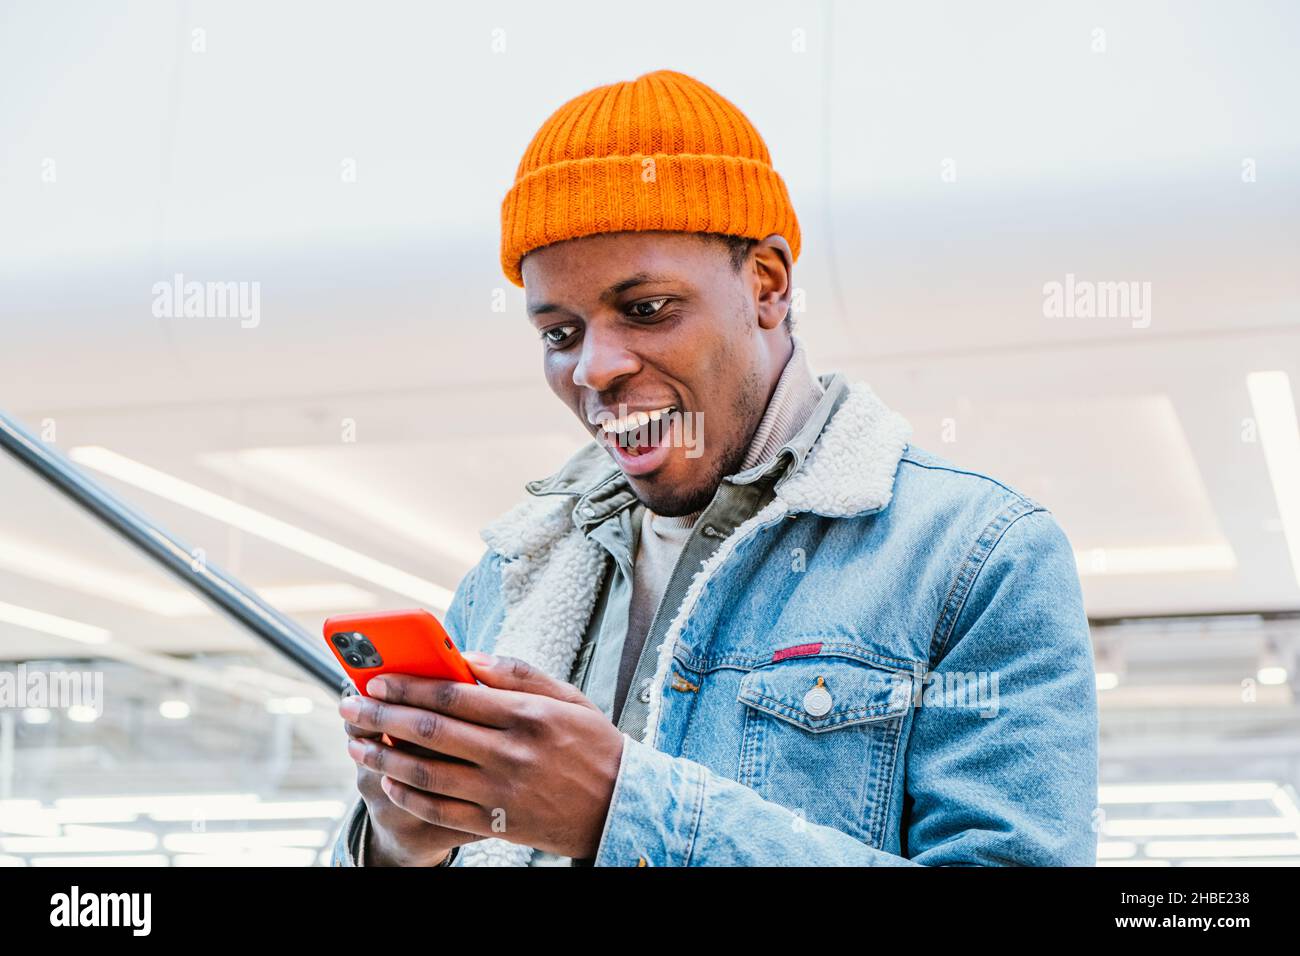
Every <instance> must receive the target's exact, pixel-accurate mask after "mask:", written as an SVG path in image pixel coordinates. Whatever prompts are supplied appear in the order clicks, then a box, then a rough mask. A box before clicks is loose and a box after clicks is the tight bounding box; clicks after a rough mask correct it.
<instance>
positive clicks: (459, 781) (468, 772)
mask: <svg viewBox="0 0 1300 956" xmlns="http://www.w3.org/2000/svg"><path fill="white" fill-rule="evenodd" d="M348 755H349V756H350V757H351V758H352V759H353V760H355V761H356V762H357V763H358V764H359V765H360V766H362V767H365V768H366V769H368V770H372V771H374V772H375V773H378V774H383V775H384V776H386V777H391V778H392V779H394V780H398V781H401V782H402V783H405V784H408V785H410V786H412V787H414V788H415V789H417V790H423V791H424V792H425V793H433V794H439V795H441V796H444V797H455V798H456V799H458V800H468V801H470V802H472V803H478V802H479V799H480V798H483V799H487V790H488V787H487V783H486V781H485V780H484V778H483V772H482V771H481V770H479V769H478V768H477V767H474V766H471V765H470V764H463V763H452V762H451V761H449V760H437V759H429V758H427V757H414V756H412V755H410V754H405V753H402V752H401V751H400V750H397V749H395V748H393V747H385V746H383V745H382V744H375V743H369V742H363V741H353V742H351V743H349V744H348Z"/></svg>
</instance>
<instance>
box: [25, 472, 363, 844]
mask: <svg viewBox="0 0 1300 956" xmlns="http://www.w3.org/2000/svg"><path fill="white" fill-rule="evenodd" d="M114 490H116V491H119V492H121V491H123V490H124V489H122V487H121V486H120V485H119V486H118V487H117V488H115V489H114ZM133 497H134V499H135V500H136V503H137V504H138V505H139V506H140V507H141V509H142V510H146V509H156V510H150V513H157V512H163V511H165V512H168V514H169V516H170V517H171V519H173V520H174V521H176V522H177V523H178V524H180V525H186V526H187V527H185V528H184V529H182V528H179V527H178V528H174V529H173V528H170V527H169V530H176V531H177V532H178V533H184V534H186V535H187V537H186V538H185V540H186V541H190V542H193V544H194V545H195V548H194V550H193V559H194V561H195V562H202V561H207V560H220V562H221V563H222V564H223V565H224V566H227V567H229V564H228V562H229V561H230V560H232V559H233V561H234V563H235V564H238V563H239V545H240V541H239V536H238V534H237V533H236V532H232V531H231V530H230V529H229V528H228V527H223V526H222V525H221V524H220V523H219V522H214V521H211V520H208V519H199V518H197V517H196V516H194V515H193V514H189V515H186V514H185V513H184V511H183V509H179V508H175V507H171V508H169V507H167V506H166V504H165V503H164V502H162V501H161V500H159V499H152V500H150V496H149V495H147V494H143V493H136V494H135V495H134V496H133ZM0 502H3V506H2V507H0V865H16V866H23V865H30V866H43V865H75V866H91V865H100V864H117V865H122V864H127V865H142V866H152V865H159V866H162V865H172V866H189V865H225V864H236V865H291V866H299V865H301V866H306V865H314V864H322V863H326V862H328V858H329V850H330V846H331V843H332V838H333V835H334V833H335V832H336V829H337V827H338V825H339V822H340V819H341V817H342V815H343V813H344V812H345V810H346V808H347V807H348V805H349V803H350V801H351V799H352V797H353V793H354V791H353V780H354V767H353V764H352V762H351V761H350V760H349V759H348V757H347V753H346V749H345V737H344V734H343V730H342V726H341V723H340V720H339V717H338V713H337V710H336V701H337V695H336V694H333V693H331V692H330V691H329V690H327V689H326V688H325V687H324V686H323V685H322V683H321V682H320V681H319V680H317V679H315V678H313V677H312V676H310V675H309V674H307V673H306V672H305V671H304V670H302V669H301V668H299V667H298V666H296V665H295V664H293V663H292V662H291V661H289V660H288V659H287V658H285V657H284V656H283V655H282V654H281V653H279V652H277V651H275V650H273V649H271V648H270V647H268V646H267V645H266V644H264V643H263V642H262V641H260V640H259V639H258V638H256V637H255V636H254V635H253V634H251V633H250V632H249V631H247V630H246V629H245V628H243V627H241V626H240V625H239V624H237V623H235V622H234V621H233V620H232V619H231V618H229V617H228V616H226V615H225V614H223V613H220V612H219V611H217V610H216V609H215V608H214V607H213V606H212V605H210V604H209V603H207V602H206V601H205V600H204V599H202V598H200V597H199V596H198V594H197V593H196V592H195V591H194V590H193V589H191V588H189V587H187V586H186V585H185V584H184V583H183V582H182V581H180V580H179V579H177V578H175V577H173V576H172V575H171V574H169V573H168V572H167V571H165V570H164V569H163V568H162V567H160V566H159V565H158V564H156V563H155V562H154V561H153V560H151V559H150V558H148V557H147V556H146V555H145V554H144V553H143V552H141V551H140V550H139V549H138V548H137V547H135V546H134V545H132V544H130V543H128V542H127V541H125V540H124V539H123V538H121V537H120V536H119V535H117V534H116V533H115V532H113V531H111V530H110V529H109V528H107V527H106V526H105V525H103V524H102V523H101V522H100V521H98V520H97V519H95V518H94V517H93V516H92V515H90V514H89V513H87V512H86V511H84V510H83V509H82V508H80V507H78V506H77V505H76V504H74V503H73V502H72V501H70V500H69V499H67V498H66V497H64V496H63V495H62V494H60V493H59V492H57V491H56V490H55V489H54V488H52V487H51V486H50V485H49V484H47V483H46V482H45V481H43V480H42V479H41V478H40V477H39V476H37V475H36V474H35V473H33V472H32V471H30V470H29V469H27V468H26V467H24V466H22V465H21V464H19V463H18V462H17V461H16V460H14V459H13V458H11V457H10V456H9V455H7V454H3V453H0ZM230 570H232V572H235V573H238V572H237V571H236V569H235V568H230ZM249 570H250V571H251V572H253V573H254V574H255V577H256V578H259V579H266V580H269V581H270V582H271V584H272V585H274V586H268V587H267V588H266V590H267V591H268V592H269V593H266V594H264V595H263V596H264V597H266V599H267V600H268V601H269V602H270V603H272V604H275V603H276V599H277V597H279V599H280V600H281V602H282V604H283V605H288V607H287V608H286V609H292V608H297V612H296V615H295V616H296V619H297V621H298V622H299V623H300V624H301V625H302V626H303V627H304V628H306V630H307V631H308V633H312V634H316V633H319V627H320V621H321V619H322V618H323V617H324V616H326V615H327V614H328V613H331V611H332V610H334V609H331V608H330V607H316V606H315V605H316V604H329V602H330V601H331V600H333V599H335V598H333V597H331V595H330V594H321V595H319V596H318V597H313V595H312V591H311V586H310V585H309V584H308V585H304V584H302V583H301V579H302V578H303V576H304V573H305V572H304V571H303V569H301V568H296V567H293V566H282V567H276V568H260V567H259V568H250V569H249Z"/></svg>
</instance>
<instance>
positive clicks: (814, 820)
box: [334, 70, 1097, 866]
mask: <svg viewBox="0 0 1300 956" xmlns="http://www.w3.org/2000/svg"><path fill="white" fill-rule="evenodd" d="M799 246H800V233H799V226H798V222H797V220H796V218H795V215H794V211H793V209H792V208H791V205H790V201H789V197H788V195H787V192H786V189H785V186H784V184H783V182H782V181H781V179H780V177H779V176H778V175H777V173H776V171H775V170H774V169H773V167H772V164H771V160H770V157H769V155H768V151H767V148H766V147H765V146H764V144H763V141H762V139H761V138H760V137H759V135H758V133H757V131H755V130H754V128H753V127H752V126H751V125H750V124H749V122H748V120H747V119H746V118H745V117H744V115H743V114H741V113H740V111H739V110H738V109H736V107H735V106H733V105H732V104H731V103H729V102H728V101H726V100H725V99H723V98H722V97H721V96H719V95H718V94H717V93H716V92H714V91H713V90H712V89H710V88H708V87H707V86H704V85H703V84H701V83H699V82H697V81H695V80H693V79H692V78H690V77H688V76H685V75H683V74H681V73H676V72H672V71H666V70H665V71H658V72H655V73H649V74H646V75H644V76H641V77H639V78H638V79H636V80H635V81H632V82H627V83H615V84H613V85H610V86H605V87H601V88H598V89H595V90H592V91H590V92H588V93H586V94H584V95H582V96H579V97H577V98H576V99H574V100H571V101H570V102H568V103H566V104H565V105H564V106H562V107H561V108H560V109H559V110H558V111H557V112H556V113H555V114H554V115H553V116H552V117H551V118H550V119H549V120H548V121H547V122H546V124H545V125H543V126H542V128H541V130H539V132H538V133H537V135H536V136H535V137H534V139H533V141H532V143H531V144H530V145H529V147H528V149H527V151H526V153H525V155H524V158H523V160H522V162H521V163H520V165H519V170H518V174H517V176H516V182H515V184H514V186H513V188H512V189H511V190H510V191H509V193H508V194H507V196H506V198H505V201H504V203H503V205H502V245H501V255H502V265H503V268H504V269H505V272H506V275H507V276H508V277H509V278H510V280H511V281H512V282H514V283H515V284H517V285H522V286H523V287H524V290H525V294H526V300H527V310H528V317H529V319H530V321H531V322H532V324H533V326H534V327H535V329H536V331H537V334H538V335H539V337H540V339H541V348H542V352H543V357H544V358H543V365H544V369H545V374H546V379H547V382H548V384H549V385H550V387H551V390H552V391H553V392H554V393H555V394H556V395H557V396H558V397H559V398H560V400H561V401H563V402H564V403H565V404H566V405H567V406H568V407H569V408H570V409H571V410H572V411H573V412H574V414H575V415H576V416H577V417H578V419H579V420H580V421H581V422H582V423H583V425H584V427H586V428H587V429H588V431H589V432H590V433H591V435H592V437H593V441H592V442H591V443H590V444H589V445H587V446H586V447H585V448H583V449H582V450H581V451H579V452H578V453H577V454H576V455H574V456H573V458H572V459H571V460H570V461H569V462H568V463H567V464H566V465H565V466H564V467H563V468H562V469H561V470H560V471H559V472H557V473H556V474H554V475H552V476H550V477H549V478H546V479H545V480H540V481H532V482H529V483H528V485H527V490H528V492H529V496H528V497H527V498H526V499H525V500H524V501H522V502H521V503H520V504H519V505H517V506H516V507H515V508H514V509H512V510H511V511H510V512H508V513H507V514H506V515H504V516H503V517H502V518H500V519H499V520H497V521H496V522H495V523H493V524H492V525H491V526H490V527H489V528H488V529H486V530H485V531H484V540H485V541H486V542H487V544H488V546H489V549H488V551H487V553H486V554H485V555H484V556H483V558H482V560H481V561H480V562H479V564H478V565H477V566H476V567H475V568H474V569H473V570H472V571H471V572H470V573H469V574H468V575H467V576H466V577H465V578H464V580H462V581H461V582H460V586H459V587H458V589H457V591H456V595H455V599H454V601H453V602H452V605H451V607H450V609H449V610H448V612H447V615H446V620H445V623H446V626H447V628H448V629H449V630H450V631H451V633H452V634H453V635H454V637H455V639H456V641H457V643H458V644H459V645H460V646H461V647H462V648H464V649H466V651H467V653H466V657H467V659H469V660H470V661H471V665H472V667H473V668H474V670H475V673H476V675H477V676H478V678H479V681H480V682H481V683H480V684H479V685H468V684H456V683H452V682H447V681H435V680H427V679H419V678H409V677H387V678H384V679H382V686H379V683H380V682H375V681H372V682H371V685H370V686H369V690H370V692H371V693H372V694H374V695H375V696H376V697H378V698H380V699H379V700H366V699H364V698H361V697H359V696H351V697H348V698H346V699H345V700H344V701H343V703H342V704H341V705H340V710H341V712H342V714H343V716H344V718H345V720H346V722H347V730H348V733H349V735H350V738H351V739H350V740H349V744H348V747H349V752H350V754H351V755H352V757H353V759H354V760H356V761H357V764H358V787H359V789H360V792H361V796H362V800H361V801H360V802H359V803H358V804H357V806H356V808H355V810H354V812H353V814H352V815H351V817H350V819H349V821H348V823H347V825H346V826H345V827H344V829H343V832H342V833H341V834H340V838H339V841H338V845H337V846H336V849H335V857H334V862H335V863H336V865H351V864H358V863H360V864H363V865H444V866H446V865H452V866H464V865H476V864H504V865H540V864H544V863H546V864H555V863H560V864H570V863H580V864H595V865H598V866H599V865H634V866H635V865H736V864H809V865H839V864H865V865H873V866H877V865H879V866H885V865H1000V864H1035V865H1043V864H1057V865H1060V864H1068V865H1091V864H1093V863H1094V862H1095V846H1096V843H1095V832H1094V828H1093V826H1092V823H1093V811H1094V807H1095V804H1096V787H1097V713H1096V692H1095V685H1094V675H1093V667H1092V651H1091V644H1090V641H1089V637H1088V628H1087V622H1086V619H1085V616H1084V612H1083V607H1082V601H1081V597H1080V592H1079V585H1078V578H1077V574H1076V571H1075V567H1074V562H1073V556H1072V552H1071V550H1070V547H1069V545H1068V543H1067V541H1066V538H1065V536H1064V535H1063V533H1062V532H1061V530H1060V528H1059V526H1058V525H1057V523H1056V521H1055V520H1054V519H1053V518H1052V516H1051V515H1050V514H1049V513H1048V512H1047V511H1046V510H1044V508H1043V507H1042V506H1041V505H1039V504H1037V503H1035V502H1034V501H1032V500H1030V499H1028V498H1026V497H1025V496H1023V495H1021V494H1018V493H1017V492H1015V491H1013V490H1011V489H1010V488H1009V487H1007V486H1006V485H1004V484H1002V483H1000V482H998V481H995V480H993V479H991V478H988V477H985V476H983V475H980V474H977V473H974V472H971V471H967V470H963V469H961V468H958V467H955V466H953V465H950V464H948V463H946V462H944V461H941V460H940V459H938V458H936V457H934V456H932V455H929V454H927V453H925V452H923V451H921V450H920V449H918V448H915V447H913V446H911V445H909V444H908V437H909V435H910V431H911V430H910V427H909V426H908V424H907V422H906V421H904V420H903V419H902V418H901V417H900V416H899V415H897V414H896V413H894V412H893V411H891V410H890V409H889V408H887V407H886V406H885V405H884V404H883V403H882V402H881V401H880V400H879V399H878V398H877V397H876V396H875V395H874V394H873V393H872V391H871V389H870V388H868V387H867V386H866V385H864V384H860V383H857V384H850V383H847V382H846V381H844V379H843V378H842V377H841V376H839V375H827V376H821V377H818V376H815V375H813V374H812V372H811V371H810V370H809V368H808V366H807V361H806V358H805V356H804V352H803V348H802V346H801V344H800V342H799V340H798V339H797V337H795V336H794V335H793V334H792V329H791V326H790V320H789V312H790V305H791V299H792V290H793V285H792V269H793V264H794V262H795V260H796V259H797V258H798V255H799ZM483 651H491V652H494V654H487V655H484V654H481V653H475V652H483ZM384 734H386V735H388V736H387V738H386V739H385V738H383V737H382V736H381V735H384ZM392 740H397V741H405V742H408V744H414V745H418V746H416V747H414V748H413V747H411V746H409V745H408V746H390V745H388V742H389V741H392Z"/></svg>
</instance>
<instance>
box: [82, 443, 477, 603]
mask: <svg viewBox="0 0 1300 956" xmlns="http://www.w3.org/2000/svg"><path fill="white" fill-rule="evenodd" d="M69 457H71V458H72V460H73V461H75V462H77V464H79V465H85V466H86V467H87V468H93V469H95V470H96V471H99V472H101V473H103V474H105V475H108V476H109V477H112V478H116V479H118V480H119V481H124V482H126V483H127V484H129V485H134V486H135V487H136V488H140V489H141V490H143V491H147V492H149V493H150V494H154V495H157V496H158V497H160V498H165V499H167V500H168V501H172V502H175V503H176V504H178V505H182V506H184V507H186V508H190V509H191V510H193V511H197V512H199V513H200V514H203V515H207V516H208V517H209V518H213V519H215V520H217V521H221V522H223V523H225V524H228V525H230V526H231V527H233V528H239V529H240V530H241V531H246V532H247V533H249V534H252V535H256V536H257V537H259V538H263V539H264V540H266V541H270V542H272V543H273V544H278V545H280V546H281V547H284V548H288V549H289V550H291V551H296V552H298V553H299V554H301V555H305V556H306V557H309V558H311V559H313V560H315V561H319V562H320V563H321V564H325V565H328V566H329V567H332V568H336V569H337V570H339V571H343V572H345V573H347V574H351V575H353V576H355V577H358V578H361V579H362V580H363V581H369V582H370V583H371V584H374V585H376V586H378V587H382V588H384V589H386V590H389V591H392V592H394V593H396V594H404V595H406V596H407V597H411V598H414V599H415V600H417V601H419V602H420V603H422V604H425V605H428V606H430V607H432V608H434V609H435V610H439V611H445V610H446V609H447V607H448V606H449V605H450V604H451V598H452V592H451V591H450V590H448V589H447V588H444V587H442V586H440V585H437V584H434V583H433V582H431V581H426V580H424V579H423V578H418V577H416V576H415V575H413V574H408V573H407V572H405V571H402V570H401V569H399V568H395V567H393V566H392V565H390V564H384V563H383V562H382V561H376V560H375V559H374V558H371V557H368V556H366V555H364V554H361V553H360V552H358V551H353V550H352V549H351V548H346V547H344V546H343V545H341V544H336V543H335V542H333V541H330V540H328V539H326V538H322V537H320V536H319V535H315V534H312V533H311V532H309V531H304V530H303V529H302V528H299V527H296V526H295V525H291V524H289V523H288V522H286V521H281V520H279V519H278V518H273V517H271V516H270V515H268V514H265V513H263V512H261V511H257V510H256V509H254V508H249V507H248V506H246V505H241V504H239V503H238V502H235V501H231V500H230V499H229V498H223V497H222V496H221V495H218V494H214V493H213V492H211V491H207V490H205V489H203V488H200V487H199V486H198V485H193V484H190V483H189V482H187V481H182V480H181V479H179V478H175V477H173V476H172V475H169V474H167V473H166V472H162V471H159V470H157V469H156V468H150V467H149V466H148V465H143V464H141V463H140V462H137V461H133V460H132V459H130V458H127V457H125V456H123V455H119V454H117V453H116V452H114V451H110V450H109V449H107V448H102V447H99V446H81V447H77V448H73V449H72V450H71V452H70V453H69Z"/></svg>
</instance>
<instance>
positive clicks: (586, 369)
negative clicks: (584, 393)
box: [573, 327, 640, 392]
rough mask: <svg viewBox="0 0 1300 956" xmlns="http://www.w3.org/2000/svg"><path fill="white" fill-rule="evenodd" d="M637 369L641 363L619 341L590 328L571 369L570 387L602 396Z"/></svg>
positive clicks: (583, 338)
mask: <svg viewBox="0 0 1300 956" xmlns="http://www.w3.org/2000/svg"><path fill="white" fill-rule="evenodd" d="M638 368H640V363H639V362H638V360H637V357H636V356H635V355H633V354H632V352H631V351H629V350H628V349H627V348H626V347H625V345H624V344H623V342H622V341H621V340H620V339H619V338H617V337H616V336H612V335H609V334H607V333H606V334H602V333H600V332H598V331H595V332H593V331H592V329H591V328H590V327H589V328H588V329H587V330H586V332H585V334H584V335H583V337H582V352H581V354H579V356H578V364H577V365H576V366H575V367H574V369H573V384H574V385H577V386H579V387H580V388H591V389H595V390H596V391H597V392H604V391H608V390H609V389H610V388H611V387H612V386H613V385H614V384H615V383H616V382H618V380H619V379H621V378H624V377H625V376H628V375H631V374H633V373H634V372H636V370H637V369H638Z"/></svg>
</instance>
